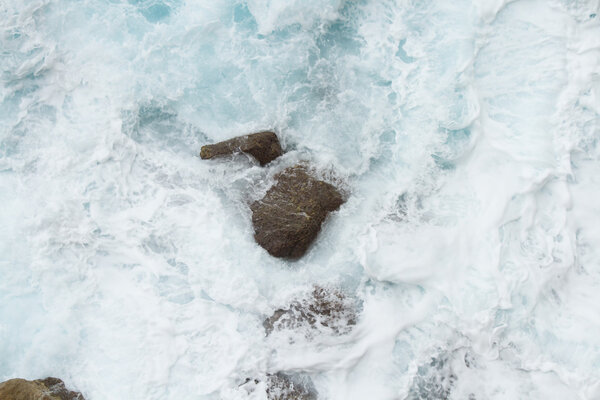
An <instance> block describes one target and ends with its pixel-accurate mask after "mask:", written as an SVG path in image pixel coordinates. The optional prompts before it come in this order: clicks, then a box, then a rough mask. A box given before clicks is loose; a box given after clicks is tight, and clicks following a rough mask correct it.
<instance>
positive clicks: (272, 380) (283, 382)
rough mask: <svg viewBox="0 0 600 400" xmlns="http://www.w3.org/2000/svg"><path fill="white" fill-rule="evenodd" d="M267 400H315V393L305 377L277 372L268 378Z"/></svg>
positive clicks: (309, 380)
mask: <svg viewBox="0 0 600 400" xmlns="http://www.w3.org/2000/svg"><path fill="white" fill-rule="evenodd" d="M267 398H268V399H269V400H316V399H317V391H316V390H315V387H314V386H313V383H312V381H311V379H310V378H309V377H307V376H293V375H287V374H284V373H281V372H278V373H276V374H275V375H269V377H268V386H267Z"/></svg>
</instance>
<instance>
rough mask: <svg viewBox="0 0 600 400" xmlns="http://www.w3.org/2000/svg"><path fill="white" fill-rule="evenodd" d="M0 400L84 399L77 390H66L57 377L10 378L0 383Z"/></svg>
mask: <svg viewBox="0 0 600 400" xmlns="http://www.w3.org/2000/svg"><path fill="white" fill-rule="evenodd" d="M0 399H2V400H85V399H84V397H83V395H82V394H81V393H79V392H74V391H71V390H68V389H67V388H66V387H65V384H64V382H63V381H62V380H60V379H58V378H46V379H38V380H35V381H28V380H25V379H11V380H8V381H6V382H2V383H0Z"/></svg>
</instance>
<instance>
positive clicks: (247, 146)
mask: <svg viewBox="0 0 600 400" xmlns="http://www.w3.org/2000/svg"><path fill="white" fill-rule="evenodd" d="M235 153H247V154H250V155H252V156H253V157H254V158H256V159H257V160H258V162H259V163H260V165H265V164H268V163H270V162H271V161H273V160H274V159H276V158H277V157H279V156H280V155H282V154H283V151H282V150H281V145H280V144H279V139H277V135H276V134H275V133H273V132H258V133H253V134H251V135H244V136H238V137H235V138H233V139H229V140H225V141H224V142H219V143H215V144H209V145H206V146H202V148H201V149H200V157H201V158H202V159H204V160H207V159H210V158H214V157H221V156H226V155H230V154H235Z"/></svg>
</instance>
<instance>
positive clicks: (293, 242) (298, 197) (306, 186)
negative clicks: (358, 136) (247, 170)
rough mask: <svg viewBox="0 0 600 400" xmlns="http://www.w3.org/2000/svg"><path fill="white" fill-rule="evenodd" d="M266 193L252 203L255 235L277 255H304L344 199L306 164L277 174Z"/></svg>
mask: <svg viewBox="0 0 600 400" xmlns="http://www.w3.org/2000/svg"><path fill="white" fill-rule="evenodd" d="M275 178H276V179H277V183H276V184H275V185H273V186H272V187H271V188H270V189H269V190H268V191H267V194H266V195H265V197H263V198H262V199H261V200H259V201H256V202H254V203H252V205H251V206H250V209H251V210H252V224H253V225H254V239H255V240H256V242H257V243H258V244H259V245H261V246H262V247H263V248H264V249H265V250H267V251H268V252H269V254H271V255H272V256H274V257H289V258H298V257H301V256H302V255H303V254H304V253H305V252H306V250H307V249H308V246H309V245H310V244H311V243H312V241H313V240H314V239H315V238H316V237H317V234H318V233H319V231H320V230H321V224H322V223H323V220H325V217H326V216H327V214H329V213H330V212H331V211H335V210H337V209H338V208H339V207H340V206H341V205H342V203H343V202H344V200H343V199H342V196H341V194H340V192H338V190H337V189H336V188H335V187H334V186H332V185H330V184H329V183H326V182H323V181H320V180H317V179H315V178H313V177H312V176H310V175H309V174H308V173H307V170H306V168H304V167H302V166H295V167H291V168H287V169H286V170H284V171H283V172H281V173H280V174H278V175H277V176H276V177H275Z"/></svg>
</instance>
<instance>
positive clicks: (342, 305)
mask: <svg viewBox="0 0 600 400" xmlns="http://www.w3.org/2000/svg"><path fill="white" fill-rule="evenodd" d="M356 318H357V317H356V310H355V307H354V305H353V304H352V303H351V302H350V301H349V300H348V299H347V298H346V297H345V296H344V294H343V293H342V292H340V291H339V290H335V289H325V288H322V287H318V286H316V287H315V289H314V290H313V292H312V296H310V297H308V298H307V299H303V300H302V301H295V302H293V303H292V304H291V305H290V306H289V308H287V309H279V310H276V311H275V312H274V313H273V315H271V316H270V317H269V318H267V319H266V320H265V321H264V322H263V326H264V327H265V331H266V333H267V335H269V334H271V333H272V332H273V331H274V330H282V329H298V328H300V327H303V326H304V327H308V328H311V329H326V330H327V329H329V330H331V332H333V334H336V335H342V334H346V333H348V332H350V330H351V329H352V326H354V325H355V324H356Z"/></svg>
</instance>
